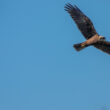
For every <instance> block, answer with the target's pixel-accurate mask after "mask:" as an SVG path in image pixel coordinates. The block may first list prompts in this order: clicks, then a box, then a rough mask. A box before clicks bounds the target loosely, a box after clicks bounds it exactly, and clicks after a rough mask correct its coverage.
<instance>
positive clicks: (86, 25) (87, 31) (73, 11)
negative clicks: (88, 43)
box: [65, 4, 97, 39]
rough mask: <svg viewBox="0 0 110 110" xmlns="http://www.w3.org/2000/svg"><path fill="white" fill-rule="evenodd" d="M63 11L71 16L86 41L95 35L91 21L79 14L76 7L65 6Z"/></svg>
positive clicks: (79, 11)
mask: <svg viewBox="0 0 110 110" xmlns="http://www.w3.org/2000/svg"><path fill="white" fill-rule="evenodd" d="M65 10H66V11H67V12H68V13H69V14H70V15H71V17H72V18H73V20H74V21H75V23H76V24H77V26H78V28H79V30H80V31H81V33H82V34H83V35H84V36H85V38H86V39H89V38H91V37H92V36H94V35H95V34H97V32H96V30H95V28H94V26H93V24H92V22H91V20H90V19H89V18H88V17H87V16H86V15H84V13H83V12H81V10H80V9H79V8H78V7H77V6H72V5H71V4H66V5H65Z"/></svg>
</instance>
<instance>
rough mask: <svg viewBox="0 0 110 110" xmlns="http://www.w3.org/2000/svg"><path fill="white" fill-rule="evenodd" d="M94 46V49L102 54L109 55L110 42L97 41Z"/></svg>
mask: <svg viewBox="0 0 110 110" xmlns="http://www.w3.org/2000/svg"><path fill="white" fill-rule="evenodd" d="M94 46H95V47H96V48H98V49H100V50H102V51H103V52H106V53H108V54H110V42H107V41H99V42H97V43H96V44H95V45H94Z"/></svg>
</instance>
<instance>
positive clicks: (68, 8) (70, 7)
mask: <svg viewBox="0 0 110 110" xmlns="http://www.w3.org/2000/svg"><path fill="white" fill-rule="evenodd" d="M74 8H75V9H76V8H78V7H77V6H76V5H71V4H70V3H66V4H65V6H64V10H65V11H69V10H71V9H74Z"/></svg>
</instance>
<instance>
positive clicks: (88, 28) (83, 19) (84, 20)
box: [65, 3, 110, 54]
mask: <svg viewBox="0 0 110 110" xmlns="http://www.w3.org/2000/svg"><path fill="white" fill-rule="evenodd" d="M65 10H66V11H67V12H68V13H69V14H70V16H71V17H72V19H73V20H74V21H75V23H76V25H77V27H78V28H79V30H80V32H81V33H82V34H83V36H84V37H85V38H86V41H85V42H82V43H78V44H75V45H73V47H74V48H75V49H76V50H77V51H80V50H82V49H84V48H86V47H88V46H94V47H96V48H97V49H100V50H102V51H103V52H106V53H108V54H110V42H108V41H106V40H105V37H103V36H100V35H99V34H98V33H97V32H96V30H95V28H94V26H93V23H92V21H91V20H90V19H89V18H88V17H87V16H86V15H85V14H84V13H83V12H82V11H81V10H80V9H79V8H78V7H77V6H76V5H74V6H73V5H71V4H69V3H68V4H66V5H65Z"/></svg>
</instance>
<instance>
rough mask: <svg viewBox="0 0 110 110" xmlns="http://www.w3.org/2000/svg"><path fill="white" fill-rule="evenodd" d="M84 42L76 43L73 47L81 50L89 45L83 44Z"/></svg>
mask: <svg viewBox="0 0 110 110" xmlns="http://www.w3.org/2000/svg"><path fill="white" fill-rule="evenodd" d="M81 44H82V43H79V44H75V45H73V47H74V48H75V49H76V50H77V51H80V50H82V49H84V48H85V47H87V45H83V46H82V45H81Z"/></svg>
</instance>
